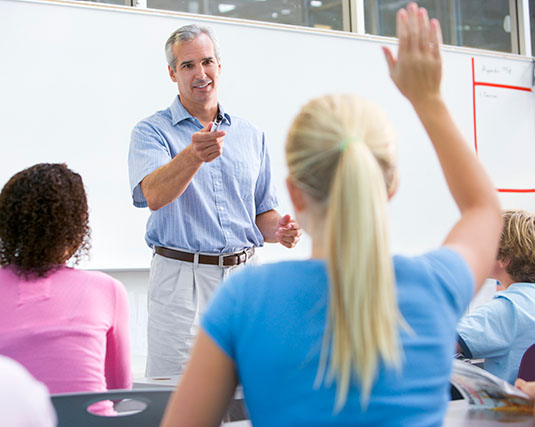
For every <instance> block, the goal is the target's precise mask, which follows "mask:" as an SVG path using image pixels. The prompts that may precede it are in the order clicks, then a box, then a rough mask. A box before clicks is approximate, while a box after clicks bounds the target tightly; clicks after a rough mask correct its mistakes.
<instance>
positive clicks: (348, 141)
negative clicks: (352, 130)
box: [340, 136, 356, 153]
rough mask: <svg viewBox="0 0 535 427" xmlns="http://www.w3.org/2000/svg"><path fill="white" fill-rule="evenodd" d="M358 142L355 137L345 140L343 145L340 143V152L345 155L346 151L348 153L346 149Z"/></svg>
mask: <svg viewBox="0 0 535 427" xmlns="http://www.w3.org/2000/svg"><path fill="white" fill-rule="evenodd" d="M355 141H356V138H355V137H353V136H350V137H347V138H346V139H344V140H343V141H342V142H341V143H340V151H341V152H342V153H343V152H344V151H346V148H347V146H348V145H349V144H351V143H353V142H355Z"/></svg>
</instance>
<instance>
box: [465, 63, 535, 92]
mask: <svg viewBox="0 0 535 427" xmlns="http://www.w3.org/2000/svg"><path fill="white" fill-rule="evenodd" d="M474 80H475V81H476V82H478V83H491V84H499V85H509V86H519V87H529V88H531V87H532V85H533V64H532V63H531V62H530V61H521V60H519V61H518V62H511V61H510V60H509V61H506V60H505V59H500V58H483V59H481V58H478V59H476V60H475V67H474Z"/></svg>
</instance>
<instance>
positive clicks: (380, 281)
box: [286, 95, 402, 411]
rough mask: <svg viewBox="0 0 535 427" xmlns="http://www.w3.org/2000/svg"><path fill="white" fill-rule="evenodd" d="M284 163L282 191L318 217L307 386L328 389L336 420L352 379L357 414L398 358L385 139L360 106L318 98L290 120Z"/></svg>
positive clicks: (375, 116)
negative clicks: (323, 292)
mask: <svg viewBox="0 0 535 427" xmlns="http://www.w3.org/2000/svg"><path fill="white" fill-rule="evenodd" d="M286 157H287V163H288V169H289V174H290V179H291V180H292V182H293V183H294V184H295V185H296V186H298V187H300V188H301V189H302V190H303V191H304V192H306V193H307V194H308V195H309V196H311V198H312V199H314V200H316V201H317V202H319V205H320V206H324V213H325V223H324V234H325V245H324V249H325V252H326V258H327V266H328V272H329V286H330V288H329V291H330V292H329V295H330V297H329V307H328V313H327V323H326V328H325V333H324V337H323V346H322V350H321V356H320V362H319V366H318V372H317V376H316V381H315V386H316V387H319V386H320V385H321V384H322V383H323V382H325V383H326V384H327V385H330V384H331V383H332V382H333V381H334V380H335V381H336V402H335V411H339V410H341V409H342V408H343V406H344V405H345V402H346V400H347V394H348V391H349V387H350V383H351V381H352V377H353V376H356V379H357V380H358V382H359V384H360V386H361V403H362V406H363V407H365V406H366V405H367V402H368V400H369V396H370V392H371V388H372V385H373V381H374V379H375V376H376V373H377V369H378V365H379V363H380V361H381V360H382V361H383V362H384V363H385V364H386V365H387V366H389V367H393V368H397V367H399V366H400V364H401V357H402V354H401V352H402V350H401V347H400V345H399V334H398V327H399V325H400V323H401V322H402V318H401V315H400V313H399V310H398V306H397V298H396V288H395V279H394V272H393V265H392V258H391V255H390V249H389V233H388V212H387V211H388V205H387V201H388V193H389V192H393V189H394V187H395V185H396V181H397V179H396V168H395V161H394V137H393V132H392V131H391V127H390V124H389V121H388V120H387V118H386V116H385V115H384V113H382V111H381V110H379V109H378V108H377V107H376V106H375V105H373V104H371V103H370V102H368V101H365V100H363V99H361V98H358V97H355V96H349V95H330V96H324V97H321V98H317V99H314V100H312V101H310V102H309V103H308V104H306V105H305V106H304V107H303V108H302V110H301V112H300V113H299V115H298V116H297V117H296V119H295V120H294V122H293V124H292V127H291V128H290V131H289V133H288V139H287V144H286Z"/></svg>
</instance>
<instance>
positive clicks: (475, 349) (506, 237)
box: [457, 209, 535, 384]
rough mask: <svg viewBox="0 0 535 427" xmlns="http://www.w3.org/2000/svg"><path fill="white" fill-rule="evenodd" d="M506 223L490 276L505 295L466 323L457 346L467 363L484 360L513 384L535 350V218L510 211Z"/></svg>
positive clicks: (463, 321) (505, 214) (464, 320)
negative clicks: (526, 357)
mask: <svg viewBox="0 0 535 427" xmlns="http://www.w3.org/2000/svg"><path fill="white" fill-rule="evenodd" d="M503 218H504V226H503V231H502V235H501V239H500V245H499V248H498V254H497V257H496V260H495V262H494V268H493V270H492V272H491V274H490V277H492V278H493V279H496V280H497V281H498V282H499V283H500V286H501V287H502V288H503V290H502V291H500V292H497V293H496V295H495V296H494V298H493V299H492V300H491V301H489V302H488V303H487V304H483V305H481V306H479V307H477V308H476V309H475V310H474V311H473V312H471V313H470V314H468V315H466V316H465V317H463V318H462V319H461V321H460V322H459V325H458V326H457V333H458V337H457V341H458V343H459V350H460V351H461V352H462V353H463V354H464V355H465V356H466V357H470V358H472V357H475V358H484V359H485V369H486V370H487V371H489V372H491V373H493V374H494V375H496V376H498V377H500V378H503V379H504V380H506V381H509V382H510V383H511V384H512V383H513V382H514V381H515V379H516V377H517V375H518V369H519V367H520V361H521V359H522V356H523V355H524V352H525V351H526V350H527V349H528V348H529V347H530V346H531V345H532V344H535V214H533V213H531V212H527V211H524V210H521V209H515V210H506V211H504V212H503Z"/></svg>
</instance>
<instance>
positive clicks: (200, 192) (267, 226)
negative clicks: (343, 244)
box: [129, 25, 301, 376]
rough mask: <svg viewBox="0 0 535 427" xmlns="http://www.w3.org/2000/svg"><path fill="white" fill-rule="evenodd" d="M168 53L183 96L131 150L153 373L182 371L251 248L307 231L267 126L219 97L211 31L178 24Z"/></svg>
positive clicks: (135, 136)
mask: <svg viewBox="0 0 535 427" xmlns="http://www.w3.org/2000/svg"><path fill="white" fill-rule="evenodd" d="M165 52H166V56H167V62H168V64H169V65H168V70H169V76H170V77H171V80H172V81H173V82H175V83H176V84H177V86H178V91H179V96H177V97H176V98H175V100H174V102H173V104H171V106H170V107H169V108H168V109H166V110H163V111H159V112H157V113H155V114H154V115H152V116H151V117H149V118H147V119H145V120H142V121H141V122H140V123H138V124H137V125H136V127H135V128H134V130H133V131H132V140H131V145H130V153H129V171H130V185H131V189H132V197H133V201H134V205H135V206H137V207H146V206H148V207H149V208H150V209H151V215H150V218H149V220H148V224H147V232H146V236H145V239H146V241H147V243H148V245H149V246H150V247H152V248H153V249H154V257H153V260H152V264H151V272H150V279H149V293H148V298H149V303H148V307H149V318H148V358H147V375H148V376H155V375H172V374H178V373H180V372H181V371H182V369H183V367H184V365H185V363H186V362H187V360H188V357H189V350H190V348H191V346H192V344H193V338H194V336H195V333H196V331H197V327H198V323H199V317H200V315H201V314H202V312H203V311H204V308H205V306H206V303H207V301H208V299H209V298H210V296H211V294H212V293H213V291H214V289H215V288H216V286H217V285H218V284H219V282H220V281H221V280H222V279H224V278H225V277H227V276H228V274H229V273H230V271H232V270H235V269H236V268H241V267H242V266H243V264H244V263H245V262H246V261H247V260H248V259H249V258H250V257H251V256H252V255H253V254H254V248H255V247H257V246H262V245H263V243H264V242H273V243H275V242H279V243H281V244H282V245H284V246H286V247H289V248H292V247H294V246H295V244H296V243H297V241H298V240H299V237H300V235H301V229H300V227H299V225H298V224H297V223H296V222H295V221H293V220H292V219H291V218H290V215H285V216H284V217H282V218H281V216H280V215H279V214H278V213H277V212H276V211H275V210H274V208H275V207H276V206H277V199H276V196H275V194H274V190H273V186H272V183H271V173H270V162H269V155H268V152H267V146H266V144H265V141H264V135H263V133H262V132H260V131H259V130H257V129H256V128H255V127H254V126H252V125H251V124H250V123H249V122H247V121H245V120H243V119H241V118H239V117H235V116H231V115H230V114H228V113H227V112H226V111H224V109H223V108H222V106H221V105H220V104H219V103H218V99H217V88H218V83H219V75H220V73H221V62H220V57H219V47H218V44H217V41H216V39H215V36H214V34H213V32H212V30H211V29H209V28H206V27H201V26H198V25H187V26H184V27H181V28H179V29H178V30H176V31H175V32H174V33H173V34H171V36H170V37H169V39H168V40H167V43H166V46H165ZM218 126H219V128H217V127H218ZM224 143H225V146H224V148H223V144H224ZM238 266H239V267H238ZM251 285H252V286H253V285H254V284H251Z"/></svg>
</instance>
